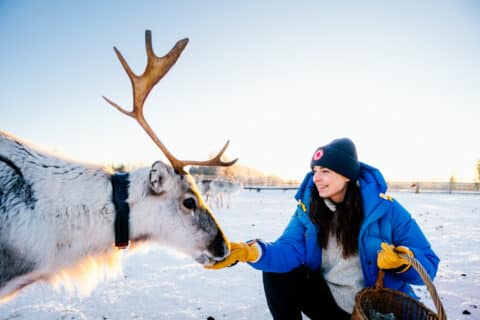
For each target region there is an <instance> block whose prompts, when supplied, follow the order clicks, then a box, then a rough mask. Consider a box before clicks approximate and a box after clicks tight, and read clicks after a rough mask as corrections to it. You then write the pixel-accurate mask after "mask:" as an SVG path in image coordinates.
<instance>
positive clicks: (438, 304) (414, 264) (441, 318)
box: [375, 253, 447, 320]
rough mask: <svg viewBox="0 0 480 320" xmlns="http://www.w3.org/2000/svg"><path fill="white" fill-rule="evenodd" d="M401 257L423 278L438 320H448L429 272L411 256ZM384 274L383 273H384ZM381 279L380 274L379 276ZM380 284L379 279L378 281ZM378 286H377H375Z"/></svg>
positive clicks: (402, 255) (404, 255)
mask: <svg viewBox="0 0 480 320" xmlns="http://www.w3.org/2000/svg"><path fill="white" fill-rule="evenodd" d="M399 255H400V257H402V258H405V259H407V260H408V262H410V263H411V264H412V267H413V268H414V269H415V270H416V271H417V272H418V274H419V275H420V277H421V278H422V280H423V282H424V283H425V285H426V286H427V290H428V292H429V293H430V296H431V297H432V300H433V303H434V304H435V308H436V309H437V313H438V319H439V320H447V315H446V313H445V310H444V309H443V305H442V302H441V301H440V298H439V296H438V293H437V290H436V289H435V286H434V285H433V283H432V280H431V279H430V276H429V275H428V273H427V271H426V270H425V268H424V267H423V266H422V265H421V264H420V262H418V260H417V259H415V258H414V257H411V256H409V255H406V254H404V253H399ZM382 273H383V271H382ZM378 277H379V278H380V273H379V276H378ZM381 281H382V282H381V284H383V275H382V280H381ZM377 282H378V279H377ZM375 285H377V284H375Z"/></svg>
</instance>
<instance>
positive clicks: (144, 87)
mask: <svg viewBox="0 0 480 320" xmlns="http://www.w3.org/2000/svg"><path fill="white" fill-rule="evenodd" d="M187 43H188V39H182V40H180V41H178V42H177V43H176V44H175V46H174V47H173V48H172V49H171V50H170V52H169V53H167V54H166V55H165V56H163V57H158V56H156V55H155V53H154V52H153V48H152V32H151V31H150V30H146V31H145V46H146V49H147V67H146V68H145V71H144V72H143V74H142V75H141V76H137V75H136V74H135V73H133V72H132V70H131V69H130V67H129V66H128V63H127V61H126V60H125V59H124V58H123V56H122V54H121V53H120V51H118V49H117V48H116V47H113V49H114V50H115V53H116V54H117V57H118V59H119V60H120V63H121V64H122V66H123V68H124V69H125V71H126V72H127V74H128V77H129V78H130V81H131V82H132V88H133V110H132V111H126V110H125V109H123V108H122V107H120V106H119V105H118V104H116V103H115V102H113V101H111V100H109V99H108V98H105V97H103V98H104V99H105V100H106V101H107V102H108V103H110V104H111V105H112V106H114V107H115V108H116V109H117V110H118V111H120V112H121V113H123V114H126V115H127V116H130V117H132V118H134V119H135V120H137V122H138V123H139V124H140V126H141V127H142V128H143V129H144V130H145V131H146V132H147V134H148V135H149V136H150V138H152V140H153V142H155V144H156V145H157V146H158V147H159V148H160V150H162V152H163V154H164V155H165V156H166V157H167V159H168V160H169V161H170V163H171V165H172V167H173V168H174V169H175V171H177V172H178V173H180V174H187V172H186V171H185V170H184V167H185V166H187V165H199V166H223V167H226V166H231V165H233V164H234V163H235V162H236V161H237V160H238V159H235V160H232V161H227V162H223V161H222V160H220V158H221V157H222V155H223V153H224V152H225V149H227V147H228V144H229V141H227V142H226V143H225V145H224V146H223V148H222V149H221V150H220V152H219V153H218V154H217V155H216V156H215V157H213V158H212V159H210V160H206V161H196V160H179V159H177V158H175V156H174V155H173V154H172V153H171V152H170V151H169V150H168V149H167V148H166V147H165V145H164V144H163V143H162V142H161V141H160V139H159V138H158V137H157V135H156V134H155V132H154V131H153V130H152V128H151V127H150V125H149V124H148V122H147V121H146V120H145V117H144V116H143V104H144V102H145V99H146V98H147V96H148V94H149V93H150V91H151V90H152V88H153V87H154V86H155V85H156V84H157V83H158V82H159V81H160V79H162V78H163V76H164V75H165V74H166V73H167V72H168V70H170V68H171V67H172V66H173V65H174V64H175V62H177V59H178V57H179V56H180V54H181V53H182V51H183V49H185V47H186V46H187Z"/></svg>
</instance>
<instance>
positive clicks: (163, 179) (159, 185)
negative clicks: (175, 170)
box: [150, 161, 171, 194]
mask: <svg viewBox="0 0 480 320" xmlns="http://www.w3.org/2000/svg"><path fill="white" fill-rule="evenodd" d="M170 176H171V169H170V168H169V167H168V166H167V165H166V164H165V163H163V162H161V161H156V162H154V163H153V164H152V168H151V169H150V189H151V190H152V191H153V193H156V194H161V193H163V192H164V191H165V190H167V189H168V188H169V184H170V182H171V178H170Z"/></svg>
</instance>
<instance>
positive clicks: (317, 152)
mask: <svg viewBox="0 0 480 320" xmlns="http://www.w3.org/2000/svg"><path fill="white" fill-rule="evenodd" d="M322 156H323V150H322V149H318V150H317V151H316V152H315V154H314V155H313V160H315V161H317V160H320V158H321V157H322Z"/></svg>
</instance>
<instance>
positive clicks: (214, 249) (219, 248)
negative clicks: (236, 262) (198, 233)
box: [208, 231, 229, 259]
mask: <svg viewBox="0 0 480 320" xmlns="http://www.w3.org/2000/svg"><path fill="white" fill-rule="evenodd" d="M208 251H209V252H210V253H211V254H212V255H213V256H214V257H215V258H221V259H223V258H225V257H226V256H227V255H228V253H229V252H228V251H229V250H228V244H227V241H226V240H225V237H224V235H223V233H222V232H221V231H218V232H217V235H216V236H215V238H214V239H213V241H212V242H211V243H210V245H209V246H208Z"/></svg>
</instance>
